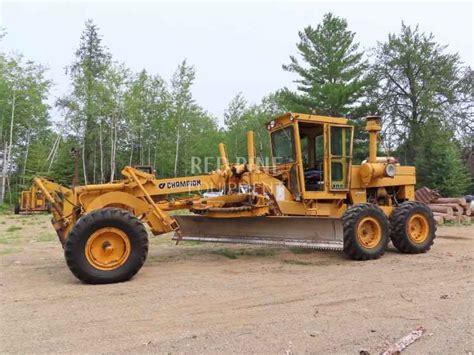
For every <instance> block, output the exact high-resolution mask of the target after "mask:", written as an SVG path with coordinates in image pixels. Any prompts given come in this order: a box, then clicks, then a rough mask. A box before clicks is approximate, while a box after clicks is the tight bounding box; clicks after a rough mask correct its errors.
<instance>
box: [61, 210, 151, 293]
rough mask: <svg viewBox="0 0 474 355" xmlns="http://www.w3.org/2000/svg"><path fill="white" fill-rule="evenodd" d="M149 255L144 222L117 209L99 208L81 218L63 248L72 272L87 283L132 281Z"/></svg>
mask: <svg viewBox="0 0 474 355" xmlns="http://www.w3.org/2000/svg"><path fill="white" fill-rule="evenodd" d="M147 254H148V234H147V232H146V229H145V227H144V226H143V223H142V222H141V221H140V220H139V219H138V218H136V217H135V216H134V215H132V214H131V213H130V212H128V211H125V210H123V209H120V208H101V209H99V210H95V211H92V212H90V213H88V214H86V215H84V216H82V217H81V218H80V219H79V220H78V221H77V223H76V225H75V226H74V227H73V229H72V230H71V232H70V234H69V236H68V238H67V240H66V243H65V247H64V255H65V258H66V263H67V265H68V267H69V269H70V270H71V272H72V273H73V274H74V275H75V276H76V277H77V278H78V279H79V280H81V281H83V282H85V283H89V284H108V283H115V282H122V281H127V280H129V279H131V278H132V277H133V276H134V275H135V274H136V273H137V272H138V271H139V270H140V268H141V267H142V266H143V263H144V262H145V259H146V256H147Z"/></svg>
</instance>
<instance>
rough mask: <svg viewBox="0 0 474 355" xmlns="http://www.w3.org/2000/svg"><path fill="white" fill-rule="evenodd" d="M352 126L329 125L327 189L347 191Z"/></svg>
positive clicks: (350, 163) (350, 162) (349, 175)
mask: <svg viewBox="0 0 474 355" xmlns="http://www.w3.org/2000/svg"><path fill="white" fill-rule="evenodd" d="M353 134H354V129H353V127H352V126H343V125H330V126H329V157H328V158H329V190H330V191H332V192H337V191H347V190H349V186H350V177H351V174H350V171H351V165H352V140H353Z"/></svg>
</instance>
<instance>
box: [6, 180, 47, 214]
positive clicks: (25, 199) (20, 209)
mask: <svg viewBox="0 0 474 355" xmlns="http://www.w3.org/2000/svg"><path fill="white" fill-rule="evenodd" d="M49 210H50V207H49V204H48V202H47V201H46V198H45V196H44V194H43V192H41V190H39V189H38V187H37V186H36V185H33V186H31V188H30V189H29V190H28V191H22V192H21V193H20V196H19V197H18V202H17V203H16V205H15V209H14V212H15V214H20V213H32V212H46V211H49Z"/></svg>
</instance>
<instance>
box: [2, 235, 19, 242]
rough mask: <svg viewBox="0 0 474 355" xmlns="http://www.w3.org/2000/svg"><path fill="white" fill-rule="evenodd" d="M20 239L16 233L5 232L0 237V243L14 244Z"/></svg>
mask: <svg viewBox="0 0 474 355" xmlns="http://www.w3.org/2000/svg"><path fill="white" fill-rule="evenodd" d="M19 241H20V236H19V235H18V234H16V233H12V234H10V233H5V234H4V235H2V237H1V238H0V244H16V243H18V242H19Z"/></svg>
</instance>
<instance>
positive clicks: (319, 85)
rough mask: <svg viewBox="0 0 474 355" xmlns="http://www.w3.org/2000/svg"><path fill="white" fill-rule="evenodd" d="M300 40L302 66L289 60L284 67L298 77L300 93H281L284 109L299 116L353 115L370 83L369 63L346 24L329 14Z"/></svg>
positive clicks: (343, 20) (293, 57) (341, 19)
mask: <svg viewBox="0 0 474 355" xmlns="http://www.w3.org/2000/svg"><path fill="white" fill-rule="evenodd" d="M299 37H300V42H299V43H298V44H297V48H298V52H299V55H300V56H301V58H302V62H303V63H300V61H299V60H298V59H297V58H296V57H295V56H290V61H291V62H290V64H287V65H283V69H284V70H286V71H289V72H292V73H296V74H297V75H298V77H299V78H298V79H297V80H296V81H295V82H296V83H297V84H298V87H297V90H298V92H297V93H294V92H291V91H290V90H288V89H283V90H282V91H281V92H280V93H279V95H280V100H281V102H282V103H283V105H284V106H286V107H287V108H289V109H290V110H293V111H298V112H308V113H313V112H314V113H320V114H327V115H336V116H337V115H348V114H351V113H352V112H353V110H354V107H356V106H357V105H358V102H359V101H360V100H361V99H362V98H363V96H364V94H365V93H366V91H367V89H368V87H369V86H370V83H371V81H370V80H369V78H368V76H367V69H368V64H367V61H365V60H364V59H363V52H362V51H360V50H359V44H358V43H357V42H355V40H354V37H355V33H354V32H352V31H350V30H348V25H347V21H346V20H345V19H343V18H340V17H337V16H334V15H333V14H331V13H328V14H326V15H324V18H323V21H322V23H320V24H318V25H317V27H316V28H313V27H311V26H308V27H305V28H304V29H303V31H301V32H299Z"/></svg>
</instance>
